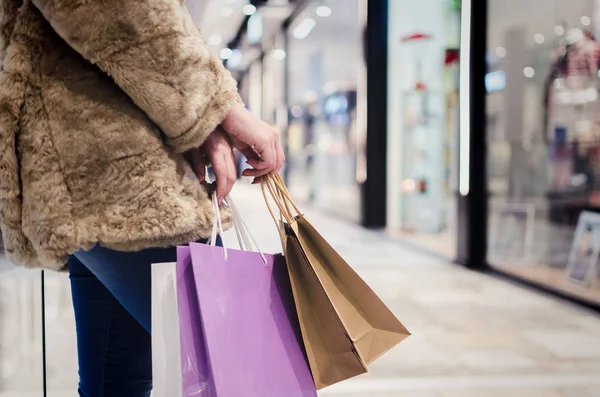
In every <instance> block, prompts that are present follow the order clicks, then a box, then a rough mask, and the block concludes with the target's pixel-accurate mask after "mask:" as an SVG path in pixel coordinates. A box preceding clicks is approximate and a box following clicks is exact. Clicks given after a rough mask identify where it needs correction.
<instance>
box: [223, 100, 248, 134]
mask: <svg viewBox="0 0 600 397" xmlns="http://www.w3.org/2000/svg"><path fill="white" fill-rule="evenodd" d="M248 114H249V113H248V110H246V108H245V107H244V106H243V105H241V104H238V103H236V104H234V105H233V106H232V107H231V109H229V112H228V113H227V115H226V116H225V119H224V120H223V122H221V127H222V128H223V130H224V131H225V132H226V133H227V134H229V135H236V132H237V131H238V129H239V128H240V126H241V125H243V119H244V118H245V117H246V116H247V115H248Z"/></svg>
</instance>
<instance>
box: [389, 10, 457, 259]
mask: <svg viewBox="0 0 600 397" xmlns="http://www.w3.org/2000/svg"><path fill="white" fill-rule="evenodd" d="M388 18H389V40H388V42H389V44H388V54H389V63H388V65H389V68H388V74H389V76H388V79H389V90H388V184H387V185H388V199H387V201H388V226H389V229H390V230H391V231H392V232H393V233H396V234H399V235H400V236H401V237H402V238H404V239H408V240H409V241H413V242H414V243H416V244H418V245H421V246H424V247H426V248H428V249H432V250H435V251H437V252H438V253H440V254H442V255H444V256H446V257H448V258H451V259H454V256H455V255H456V242H455V238H456V220H455V216H456V211H457V210H456V203H455V200H454V194H455V190H456V184H457V183H456V181H457V176H456V171H457V169H458V167H457V164H456V160H457V135H458V132H457V131H458V80H459V74H458V61H459V59H458V53H459V38H460V31H459V26H460V2H459V1H456V0H452V1H450V0H423V1H419V2H417V3H415V2H412V1H405V0H399V1H390V2H389V16H388Z"/></svg>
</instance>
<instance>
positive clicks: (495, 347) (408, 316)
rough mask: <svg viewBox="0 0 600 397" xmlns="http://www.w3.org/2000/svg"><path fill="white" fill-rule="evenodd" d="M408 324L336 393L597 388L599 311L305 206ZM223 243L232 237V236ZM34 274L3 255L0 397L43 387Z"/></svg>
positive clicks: (61, 377)
mask: <svg viewBox="0 0 600 397" xmlns="http://www.w3.org/2000/svg"><path fill="white" fill-rule="evenodd" d="M236 197H237V200H236V204H237V205H238V207H240V209H241V210H242V213H243V214H244V215H245V218H246V222H247V223H248V224H249V225H250V226H251V228H252V230H253V232H254V234H255V237H256V238H257V240H258V241H259V245H260V246H261V248H263V249H264V250H265V251H269V252H273V251H280V250H281V248H280V247H279V243H278V238H277V235H276V233H275V230H274V228H273V226H272V221H271V219H270V217H268V214H267V212H266V210H265V209H264V206H263V205H262V202H261V198H260V195H259V193H258V189H251V188H249V187H246V186H241V187H239V188H238V191H237V193H236ZM307 215H308V217H309V219H311V220H312V221H313V223H314V224H315V225H316V226H317V228H318V229H319V230H320V231H321V232H322V234H323V235H324V236H325V237H326V238H327V239H328V240H329V241H330V242H331V243H332V244H333V245H334V246H335V247H337V249H338V250H339V252H340V253H341V254H342V255H343V256H344V257H346V258H347V259H348V260H349V262H350V263H351V264H352V265H353V266H355V268H356V269H357V270H358V272H359V273H360V274H361V275H362V276H363V277H364V278H365V279H366V280H367V281H368V282H369V284H371V285H372V286H373V287H374V289H375V290H376V292H378V293H379V295H380V296H381V298H382V299H383V300H384V301H385V302H386V303H388V305H389V306H390V308H391V309H392V310H393V311H394V312H395V313H396V315H397V316H398V317H399V318H400V319H401V320H402V321H403V322H404V323H405V325H406V326H407V327H408V328H409V329H410V330H411V331H412V332H413V336H411V337H410V338H408V339H407V340H406V341H405V342H403V343H402V344H401V345H400V346H399V347H397V348H396V349H394V350H393V351H391V352H390V353H388V354H387V355H385V356H384V357H383V358H381V359H380V360H379V361H377V362H376V363H375V364H374V365H373V366H372V368H371V372H370V373H369V374H368V375H365V376H362V377H359V378H357V379H354V380H350V381H347V382H344V383H342V384H340V385H337V386H334V387H332V388H330V389H327V390H325V391H323V392H322V395H323V396H324V397H325V396H332V397H335V396H339V397H600V317H598V316H597V315H596V314H594V313H591V312H588V311H586V310H584V309H581V308H578V307H574V306H572V305H570V304H567V303H564V302H561V301H558V300H556V299H553V298H550V297H547V296H544V295H540V294H539V293H537V292H531V291H528V290H525V289H523V288H520V287H518V286H515V285H512V284H508V283H506V282H504V281H500V280H497V279H494V278H491V277H489V276H486V275H482V274H478V273H474V272H470V271H467V270H464V269H461V268H459V267H456V266H453V265H451V264H449V263H446V262H444V261H443V260H441V259H438V258H437V257H435V256H428V255H424V254H422V253H417V252H414V251H410V250H409V249H407V248H406V246H405V245H403V244H402V243H398V242H396V241H395V240H393V239H391V238H389V237H387V236H385V235H383V234H379V233H371V232H366V231H364V230H361V229H360V228H358V227H355V226H352V225H350V224H347V223H343V222H340V221H337V220H334V219H330V218H327V217H324V216H322V215H320V214H317V213H311V212H309V213H308V214H307ZM226 242H227V243H228V244H230V245H235V243H234V242H233V241H232V236H231V235H228V236H227V238H226ZM40 298H41V296H40V281H39V272H29V271H22V270H16V269H13V268H11V267H9V265H7V264H6V263H3V264H0V397H9V396H10V397H13V396H14V397H29V396H36V397H37V396H41V387H42V384H41V364H40V362H41V322H40ZM46 300H47V322H48V326H47V333H48V334H47V338H48V363H49V366H48V379H49V389H50V390H49V396H51V397H62V396H73V395H75V391H76V365H75V364H76V363H75V333H74V325H73V318H72V311H71V307H70V298H69V291H68V281H67V279H66V277H65V276H64V275H48V277H47V279H46Z"/></svg>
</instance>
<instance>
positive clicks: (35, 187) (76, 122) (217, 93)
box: [0, 0, 284, 397]
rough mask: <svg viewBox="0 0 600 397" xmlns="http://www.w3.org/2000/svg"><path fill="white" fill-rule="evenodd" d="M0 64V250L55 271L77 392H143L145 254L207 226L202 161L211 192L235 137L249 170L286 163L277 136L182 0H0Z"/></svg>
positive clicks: (146, 366) (133, 396)
mask: <svg viewBox="0 0 600 397" xmlns="http://www.w3.org/2000/svg"><path fill="white" fill-rule="evenodd" d="M0 61H1V62H2V70H1V74H0V210H1V212H0V217H1V222H2V233H3V237H4V243H5V249H6V252H7V254H8V255H9V256H10V257H11V258H12V260H14V261H15V262H17V263H20V264H22V265H24V266H28V267H31V268H48V269H55V270H61V269H65V270H66V269H67V268H68V270H69V272H70V277H71V286H72V293H73V302H74V308H75V319H76V324H77V343H78V350H79V375H80V383H79V395H80V396H104V397H118V396H127V397H137V396H149V395H150V390H151V388H152V383H151V354H150V264H151V263H153V262H164V261H173V260H174V259H175V250H174V248H172V247H173V246H175V245H177V244H185V243H187V242H189V241H196V240H201V239H204V238H206V237H208V236H209V235H210V229H211V225H212V222H213V212H212V210H211V203H210V194H209V192H207V188H206V187H204V186H203V185H202V184H201V183H200V181H199V179H203V172H204V171H203V170H204V161H205V159H204V157H205V156H206V157H208V159H209V160H210V162H211V163H212V166H213V168H214V171H215V175H216V179H217V187H216V189H217V196H218V199H219V200H223V198H224V197H225V196H226V195H227V194H228V193H229V191H230V190H231V187H232V185H233V183H234V181H235V179H236V178H235V176H236V175H235V164H234V160H233V154H232V145H233V146H234V147H236V148H238V149H239V150H240V151H242V152H243V153H244V155H245V157H247V158H248V162H249V164H250V165H251V166H252V167H253V169H249V170H246V171H245V172H244V175H246V176H250V177H255V178H260V177H261V176H263V175H265V174H267V173H269V172H272V171H277V170H278V169H279V168H280V167H281V165H282V163H283V161H284V159H283V151H282V149H281V146H280V143H279V138H278V136H277V134H276V133H275V132H274V131H273V130H271V129H270V128H269V127H268V126H267V125H266V124H265V123H263V122H262V121H260V120H258V119H256V118H254V117H253V116H252V115H250V114H249V113H248V112H246V110H245V109H244V108H243V106H242V104H241V100H240V98H239V96H238V93H237V90H236V86H235V82H234V80H233V79H232V77H231V76H230V74H229V73H228V72H227V71H226V70H225V69H224V68H223V66H222V64H221V63H220V61H219V60H218V59H216V58H215V57H214V56H212V55H211V53H210V51H209V49H208V48H207V46H206V44H205V42H204V41H203V39H202V37H201V36H200V33H199V32H198V30H197V28H196V27H195V26H194V23H193V21H192V19H191V17H190V15H189V13H188V12H187V10H186V8H185V6H184V5H183V0H0ZM194 171H195V173H194ZM223 217H224V218H225V219H224V222H225V224H228V223H229V214H228V213H227V212H224V215H223ZM165 247H171V248H165Z"/></svg>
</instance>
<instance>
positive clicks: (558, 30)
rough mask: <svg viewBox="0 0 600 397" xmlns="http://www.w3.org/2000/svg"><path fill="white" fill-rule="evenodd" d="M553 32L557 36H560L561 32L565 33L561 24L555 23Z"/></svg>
mask: <svg viewBox="0 0 600 397" xmlns="http://www.w3.org/2000/svg"><path fill="white" fill-rule="evenodd" d="M554 33H556V35H557V36H562V35H563V34H565V28H564V27H562V26H561V25H556V26H555V27H554Z"/></svg>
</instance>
